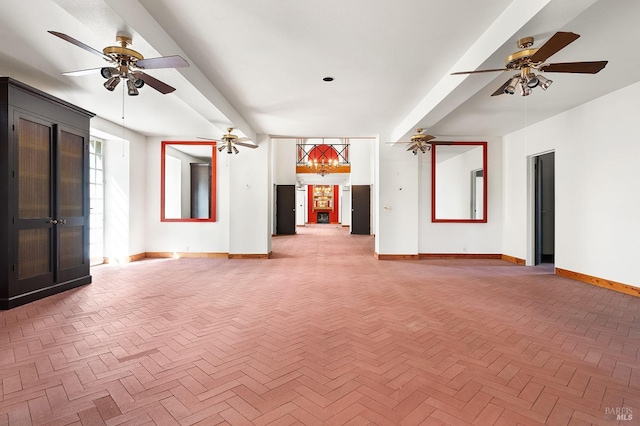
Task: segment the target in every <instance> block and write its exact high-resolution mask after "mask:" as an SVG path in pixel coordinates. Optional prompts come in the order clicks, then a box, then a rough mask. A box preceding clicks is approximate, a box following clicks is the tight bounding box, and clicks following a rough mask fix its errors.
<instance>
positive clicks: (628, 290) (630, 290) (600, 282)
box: [556, 268, 640, 297]
mask: <svg viewBox="0 0 640 426" xmlns="http://www.w3.org/2000/svg"><path fill="white" fill-rule="evenodd" d="M556 274H557V275H560V276H562V277H566V278H571V279H573V280H577V281H581V282H583V283H587V284H591V285H597V286H598V287H603V288H608V289H611V290H615V291H619V292H620V293H625V294H630V295H632V296H636V297H640V287H634V286H631V285H628V284H622V283H619V282H615V281H611V280H605V279H604V278H598V277H594V276H591V275H587V274H581V273H580V272H573V271H569V270H567V269H561V268H556Z"/></svg>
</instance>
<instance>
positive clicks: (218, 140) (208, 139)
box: [198, 136, 222, 142]
mask: <svg viewBox="0 0 640 426" xmlns="http://www.w3.org/2000/svg"><path fill="white" fill-rule="evenodd" d="M198 139H204V140H205V141H214V142H222V141H221V140H220V139H211V138H203V137H202V136H198Z"/></svg>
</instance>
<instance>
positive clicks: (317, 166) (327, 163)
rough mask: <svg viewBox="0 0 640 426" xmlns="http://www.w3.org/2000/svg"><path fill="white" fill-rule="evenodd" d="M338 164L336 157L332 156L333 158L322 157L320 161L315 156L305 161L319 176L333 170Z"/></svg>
mask: <svg viewBox="0 0 640 426" xmlns="http://www.w3.org/2000/svg"><path fill="white" fill-rule="evenodd" d="M339 165H340V164H339V163H338V159H337V158H334V159H333V160H331V159H328V158H322V159H321V160H320V161H318V159H317V158H314V159H313V160H312V159H309V161H308V162H307V167H308V168H310V169H311V170H313V171H314V172H315V173H317V174H319V175H320V176H324V175H327V174H329V173H331V172H332V171H335V170H336V169H337V168H338V166H339Z"/></svg>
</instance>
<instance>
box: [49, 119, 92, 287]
mask: <svg viewBox="0 0 640 426" xmlns="http://www.w3.org/2000/svg"><path fill="white" fill-rule="evenodd" d="M56 139H57V144H56V145H57V147H56V148H57V149H56V156H55V159H56V161H55V162H54V164H56V178H57V182H56V186H55V187H54V194H55V198H54V199H55V200H57V203H56V204H57V213H56V216H55V218H56V219H57V221H58V223H57V225H55V226H54V229H55V230H56V231H57V237H58V238H57V240H58V244H57V258H58V263H57V265H56V266H57V275H56V276H57V279H56V281H70V280H73V279H76V278H80V277H84V276H87V275H89V208H90V207H89V197H86V196H85V193H86V192H85V191H88V190H89V167H88V164H89V135H83V134H79V133H78V131H77V130H73V129H68V128H65V127H60V128H59V130H58V132H57V138H56Z"/></svg>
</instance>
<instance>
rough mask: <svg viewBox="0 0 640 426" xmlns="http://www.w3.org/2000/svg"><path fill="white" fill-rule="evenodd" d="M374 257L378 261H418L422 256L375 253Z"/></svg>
mask: <svg viewBox="0 0 640 426" xmlns="http://www.w3.org/2000/svg"><path fill="white" fill-rule="evenodd" d="M373 255H374V256H375V257H376V259H378V260H418V259H420V256H419V255H417V254H380V253H377V252H374V253H373Z"/></svg>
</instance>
